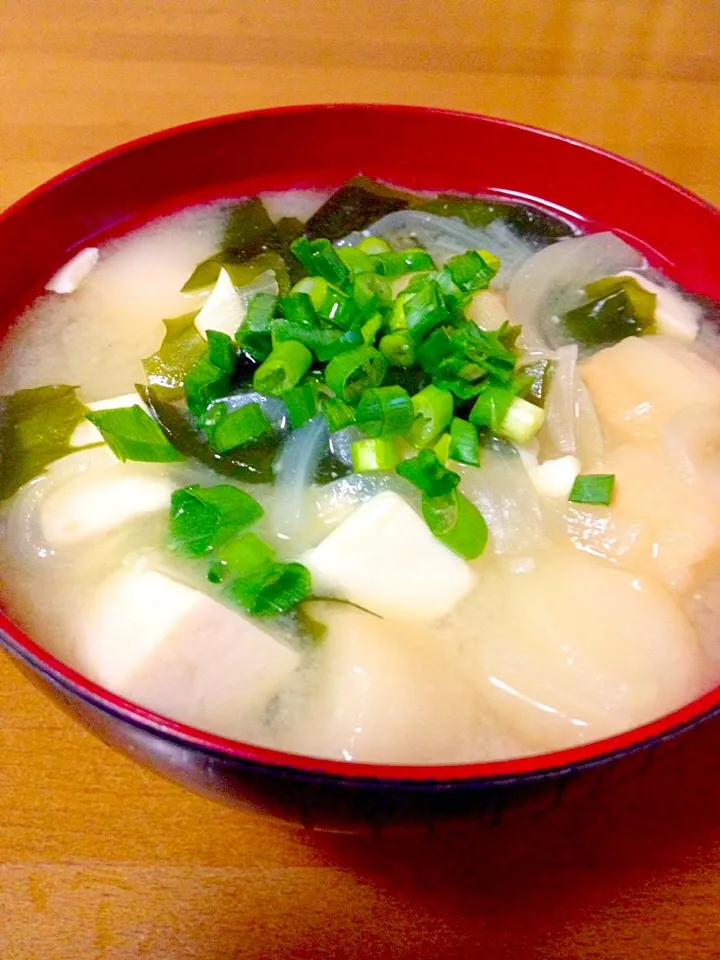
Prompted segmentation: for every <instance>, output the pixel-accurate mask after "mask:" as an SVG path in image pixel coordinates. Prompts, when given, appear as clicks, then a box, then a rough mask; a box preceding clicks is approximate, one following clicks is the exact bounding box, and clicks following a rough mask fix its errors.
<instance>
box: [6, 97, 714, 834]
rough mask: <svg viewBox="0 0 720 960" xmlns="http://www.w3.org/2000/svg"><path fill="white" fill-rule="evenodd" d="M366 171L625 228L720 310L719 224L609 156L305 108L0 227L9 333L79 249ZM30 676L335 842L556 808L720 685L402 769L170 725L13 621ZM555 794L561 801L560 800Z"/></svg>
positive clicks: (372, 109)
mask: <svg viewBox="0 0 720 960" xmlns="http://www.w3.org/2000/svg"><path fill="white" fill-rule="evenodd" d="M357 173H364V174H366V175H368V176H371V177H376V178H378V179H382V180H387V181H391V182H395V183H398V184H400V185H402V186H404V187H408V188H411V189H412V188H415V189H424V190H457V191H462V192H469V193H479V192H492V193H498V194H500V195H504V196H508V197H515V198H518V199H523V198H532V199H535V200H541V201H542V203H543V204H544V205H545V206H546V207H547V208H548V209H551V210H552V209H555V210H558V211H561V212H564V213H565V214H568V215H571V216H572V217H573V218H575V219H576V220H578V221H579V222H581V223H586V224H587V225H588V226H590V227H592V228H599V227H607V228H612V229H613V230H615V231H616V232H617V233H619V234H620V235H622V236H624V237H626V238H627V239H629V240H630V242H632V243H633V244H635V245H636V246H638V247H639V248H640V249H642V250H643V251H644V252H645V253H646V255H647V256H648V258H649V259H650V260H651V262H652V263H654V264H655V265H656V266H658V267H660V268H661V269H663V270H664V271H665V272H666V273H667V274H668V275H670V276H671V277H673V278H674V279H676V280H677V281H678V282H680V283H682V284H683V285H684V286H686V287H687V288H688V289H690V290H692V291H693V292H695V293H698V294H701V295H704V296H707V297H710V298H713V299H715V300H720V271H718V270H717V263H718V260H719V259H720V213H718V211H716V210H714V209H713V208H712V207H710V206H708V205H707V204H705V203H704V202H703V201H701V200H700V199H698V198H697V197H694V196H693V195H691V194H689V193H687V192H686V191H684V190H682V189H681V188H680V187H678V186H676V185H674V184H672V183H670V182H669V181H666V180H664V179H663V178H661V177H658V176H656V175H655V174H652V173H650V172H648V171H646V170H643V169H642V168H640V167H638V166H636V165H634V164H631V163H628V162H627V161H624V160H622V159H620V158H618V157H614V156H612V155H609V154H607V153H604V152H603V151H600V150H597V149H595V148H593V147H589V146H587V145H584V144H580V143H577V142H575V141H571V140H568V139H565V138H562V137H559V136H556V135H554V134H550V133H545V132H543V131H539V130H534V129H532V128H529V127H523V126H519V125H516V124H510V123H507V122H504V121H501V120H495V119H490V118H487V117H478V116H473V115H469V114H458V113H449V112H443V111H437V110H425V109H422V108H411V107H388V106H368V105H339V106H314V107H312V106H311V107H291V108H284V109H280V110H269V111H261V112H258V113H247V114H239V115H235V116H230V117H222V118H218V119H214V120H208V121H202V122H200V123H196V124H191V125H188V126H185V127H181V128H178V129H176V130H171V131H167V132H164V133H160V134H157V135H154V136H151V137H147V138H144V139H142V140H139V141H136V142H134V143H132V144H128V145H126V146H123V147H120V148H118V149H117V150H114V151H111V152H109V153H107V154H104V155H102V156H101V157H97V158H95V159H93V160H91V161H89V162H88V163H86V164H83V165H81V166H80V167H77V168H75V169H73V170H71V171H69V172H68V173H66V174H64V175H62V176H61V177H59V178H57V179H55V180H53V181H51V182H50V183H48V184H45V185H44V186H42V187H40V188H39V189H38V190H36V191H35V192H34V193H32V194H30V195H29V196H28V197H27V198H25V199H24V200H22V201H20V203H18V204H16V205H15V206H14V207H12V208H11V209H10V210H8V211H7V212H6V213H5V214H4V215H2V216H1V217H0V249H2V251H3V255H2V257H1V258H0V324H1V326H0V332H4V331H6V330H7V327H8V325H9V324H10V323H11V322H12V320H13V318H14V317H15V316H17V314H18V313H19V312H20V310H21V309H22V308H23V307H24V305H26V304H27V303H28V302H29V301H30V300H31V299H32V298H33V297H34V296H36V295H38V294H39V293H40V292H41V291H42V289H43V284H44V282H45V280H46V279H47V277H49V276H50V275H51V274H52V272H53V271H54V270H55V269H57V267H59V266H60V265H61V264H62V263H63V262H65V260H67V258H68V256H69V255H70V254H71V253H72V252H73V251H74V250H75V249H77V248H79V247H81V246H83V245H86V244H87V243H88V242H91V241H92V242H96V243H97V242H102V241H103V240H105V239H107V238H108V237H110V236H113V235H117V234H119V233H123V232H125V231H127V230H128V229H130V228H132V227H133V226H137V225H139V224H140V223H142V222H144V221H146V220H148V219H150V218H152V217H154V216H157V215H158V214H160V213H164V212H170V211H172V210H174V209H177V208H179V207H182V206H185V205H187V204H188V203H193V202H198V201H203V200H211V199H217V198H221V197H228V196H242V195H248V194H252V193H255V192H258V191H259V190H269V189H274V190H280V189H289V188H291V187H309V186H317V187H325V186H336V185H339V184H341V183H342V182H344V181H345V180H347V179H348V178H349V177H351V176H353V175H355V174H357ZM0 641H1V642H2V644H3V645H4V647H5V648H6V650H7V651H8V652H9V653H10V654H11V655H12V656H13V657H14V658H15V660H16V662H17V663H18V665H19V666H20V668H21V669H22V670H23V671H24V672H25V673H27V674H28V675H29V676H30V677H31V678H32V679H33V680H34V681H35V682H37V683H39V684H40V685H41V686H42V687H43V689H45V690H46V691H47V692H49V693H50V694H52V695H53V696H54V697H55V698H56V699H57V700H59V701H60V702H61V703H62V704H63V705H64V706H65V708H66V709H67V710H68V711H69V712H71V713H72V714H73V715H74V716H76V717H77V718H78V719H80V720H81V721H82V722H83V723H85V724H86V725H87V726H88V727H89V728H90V729H91V730H93V731H94V732H95V733H96V734H98V735H99V736H100V737H101V738H102V739H103V740H105V741H106V742H108V743H110V744H112V745H113V746H116V747H118V748H119V749H121V750H122V751H124V752H125V753H127V754H129V755H131V756H133V757H135V758H136V759H138V760H140V761H142V762H143V763H145V764H147V765H149V766H150V767H152V768H153V769H155V770H157V771H158V772H159V773H161V774H163V775H165V776H167V777H169V778H171V779H173V780H177V781H178V782H180V783H183V784H184V785H186V786H188V787H189V788H191V789H194V790H196V791H198V792H200V793H204V794H206V795H209V796H212V797H215V798H218V799H223V800H230V801H233V802H240V803H243V804H245V805H248V806H251V807H254V808H256V809H260V810H264V811H266V812H269V813H272V814H275V815H278V816H282V817H289V818H292V819H296V820H300V821H302V822H304V823H306V824H308V825H312V826H316V827H325V828H329V829H335V828H344V827H347V826H348V825H350V826H353V825H358V824H364V825H365V826H369V827H374V826H377V825H384V824H387V823H389V822H403V823H404V822H408V821H409V820H414V821H417V822H420V823H427V822H433V821H435V820H437V818H441V817H448V816H460V815H465V814H466V813H468V812H469V811H478V810H480V809H484V810H489V811H491V812H492V811H495V810H497V809H498V808H500V807H503V806H505V805H506V804H508V803H510V802H514V801H517V800H520V801H522V802H528V800H529V798H530V797H531V796H533V795H534V794H535V793H536V792H537V791H538V789H539V790H540V792H541V793H542V794H544V795H545V800H544V801H542V802H552V798H553V797H556V796H557V795H558V791H562V790H563V789H564V788H565V786H566V785H567V783H568V782H569V778H570V776H571V775H573V776H574V777H575V782H577V781H578V777H581V776H582V775H583V772H586V771H588V770H592V769H594V768H595V767H597V766H598V765H606V764H608V763H610V762H612V761H614V762H617V763H621V764H623V765H624V768H625V769H630V767H629V761H628V755H629V754H637V753H639V752H641V751H642V753H643V756H646V755H647V751H648V750H650V749H651V748H655V747H657V746H659V745H661V744H662V743H663V741H664V740H666V739H667V738H669V737H672V736H675V735H677V734H678V733H680V732H682V731H684V730H687V729H688V728H690V727H691V726H693V725H694V724H696V723H698V722H699V721H700V720H703V719H707V718H709V717H710V716H712V715H714V714H717V713H718V712H720V689H716V690H714V691H712V692H711V693H709V694H707V695H706V696H705V697H703V698H701V699H699V700H697V701H695V702H693V703H692V704H689V705H688V706H687V707H685V708H683V709H682V710H679V711H676V712H675V713H673V714H671V715H669V716H667V717H664V718H662V719H660V720H658V721H656V722H654V723H651V724H648V725H646V726H644V727H642V728H639V729H637V730H633V731H629V732H628V733H625V734H622V735H620V736H618V737H614V738H611V739H608V740H605V741H601V742H598V743H593V744H590V745H588V746H586V747H580V748H576V749H572V750H567V751H563V752H559V753H555V754H548V755H544V756H542V757H534V758H524V759H520V760H510V761H502V762H496V763H485V764H468V765H462V766H434V767H390V766H380V765H370V764H348V763H344V762H340V761H324V760H315V759H311V758H305V757H297V756H292V755H286V754H281V753H278V752H276V751H272V750H266V749H263V748H259V747H253V746H251V745H247V744H242V743H238V742H234V741H227V740H224V739H222V738H220V737H215V736H213V735H211V734H207V733H204V732H202V731H199V730H193V729H191V728H189V727H186V726H183V725H182V724H178V723H175V722H173V721H170V720H167V719H164V718H162V717H159V716H157V715H155V714H153V713H152V712H150V711H147V710H145V709H143V708H141V707H138V706H137V705H134V704H132V703H129V702H127V701H125V700H123V699H121V698H119V697H116V696H114V695H113V694H110V693H109V692H107V691H105V690H103V689H101V688H100V687H98V686H96V685H95V684H93V683H91V682H90V681H88V680H86V679H85V678H83V677H82V676H80V675H79V674H77V673H76V672H75V671H73V670H71V669H70V668H68V667H66V666H65V665H63V664H61V663H60V662H59V661H58V660H56V659H55V658H54V657H52V656H51V655H50V654H48V653H47V652H45V651H44V650H43V649H42V648H41V647H39V646H37V645H36V644H35V643H34V642H33V641H32V640H31V639H30V638H28V637H26V636H25V635H24V634H23V632H22V631H21V630H20V629H19V628H18V627H17V626H16V625H15V624H13V623H11V622H10V620H9V619H8V618H7V617H6V616H5V615H4V614H2V613H0ZM548 798H550V799H549V800H548Z"/></svg>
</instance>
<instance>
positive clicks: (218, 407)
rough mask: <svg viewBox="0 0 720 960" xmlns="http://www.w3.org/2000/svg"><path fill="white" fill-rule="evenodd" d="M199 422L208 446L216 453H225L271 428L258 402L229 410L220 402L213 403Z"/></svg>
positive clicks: (257, 437) (255, 438) (256, 437)
mask: <svg viewBox="0 0 720 960" xmlns="http://www.w3.org/2000/svg"><path fill="white" fill-rule="evenodd" d="M200 423H201V425H202V427H203V429H204V430H205V432H206V433H207V437H208V442H209V443H210V446H211V447H212V449H213V450H217V452H218V453H227V452H228V450H234V449H235V448H236V447H241V446H242V445H243V444H244V443H249V441H250V440H257V439H259V438H260V437H261V436H262V435H263V434H264V433H268V432H269V431H270V430H272V424H271V423H270V421H269V420H268V418H267V417H266V416H265V413H264V411H263V408H262V407H261V406H260V404H259V403H247V404H245V406H242V407H238V409H237V410H232V411H230V412H227V410H226V409H225V405H224V404H222V403H218V404H213V405H212V406H211V407H210V408H209V409H208V411H207V413H206V414H205V415H204V416H203V417H202V418H201V419H200Z"/></svg>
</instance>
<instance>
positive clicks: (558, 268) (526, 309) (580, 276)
mask: <svg viewBox="0 0 720 960" xmlns="http://www.w3.org/2000/svg"><path fill="white" fill-rule="evenodd" d="M644 264H645V259H644V257H643V256H642V255H641V254H640V253H638V251H637V250H634V249H633V248H632V247H631V246H629V245H628V244H627V243H625V241H624V240H621V239H620V238H619V237H616V236H615V234H613V233H593V234H590V235H589V236H585V237H571V238H569V239H567V240H559V241H558V242H557V243H553V244H551V246H549V247H546V248H545V249H544V250H541V251H540V252H539V253H536V254H534V255H533V256H532V257H530V259H529V260H527V261H526V262H525V263H524V264H523V265H522V266H521V267H520V269H518V271H517V272H516V274H515V276H514V277H513V279H512V282H511V284H510V287H509V289H508V310H509V312H510V316H511V317H512V320H513V323H519V324H520V325H521V326H522V337H521V346H524V348H525V349H526V350H529V351H531V352H533V351H536V350H540V351H542V350H544V349H547V348H548V346H549V347H551V348H552V347H557V346H559V345H561V344H562V343H563V340H564V338H563V335H562V331H561V329H560V327H559V320H558V318H559V317H562V316H563V315H564V314H565V313H567V311H568V310H570V309H572V308H573V307H576V306H578V305H579V304H580V303H581V302H582V300H583V296H584V294H583V287H585V286H586V285H587V284H588V283H592V281H593V280H599V279H601V278H602V277H607V276H610V275H611V274H614V273H619V272H620V271H621V270H632V269H637V268H638V267H642V266H644Z"/></svg>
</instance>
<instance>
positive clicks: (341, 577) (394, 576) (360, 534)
mask: <svg viewBox="0 0 720 960" xmlns="http://www.w3.org/2000/svg"><path fill="white" fill-rule="evenodd" d="M302 562H303V563H304V564H305V565H306V566H307V567H308V569H309V570H310V572H311V574H312V578H313V586H314V590H315V592H316V593H318V594H323V593H324V594H327V595H329V596H336V597H341V598H343V599H345V600H350V601H351V602H352V603H355V604H357V605H358V606H360V607H364V608H365V609H366V610H370V611H372V612H373V613H377V614H379V615H380V616H382V617H395V618H397V619H398V620H415V621H424V620H436V619H438V618H439V617H442V616H444V615H445V614H446V613H448V612H449V611H450V610H451V609H452V608H453V607H454V606H455V604H456V603H458V602H459V601H460V600H461V599H462V598H463V597H464V596H465V594H466V593H468V591H469V590H470V589H471V588H472V587H473V584H474V583H475V576H474V574H473V573H472V571H471V569H470V567H469V566H468V565H467V563H465V561H464V560H462V559H461V558H460V557H459V556H457V555H456V554H455V553H453V552H452V551H451V550H449V549H448V548H447V547H446V546H445V545H444V544H442V543H440V541H439V540H436V539H435V537H434V536H433V535H432V533H431V532H430V530H429V529H428V527H427V524H426V523H425V521H424V520H423V519H422V518H421V517H419V516H418V515H417V513H415V511H414V510H413V508H412V507H411V506H410V505H409V504H408V503H406V502H405V500H403V498H402V497H401V496H399V495H398V494H397V493H392V492H391V491H386V492H384V493H381V494H378V495H377V496H375V497H373V498H372V500H368V501H367V503H364V504H362V505H361V506H359V507H358V508H357V509H356V510H354V511H353V513H351V514H350V516H349V517H348V518H347V519H346V520H344V521H343V522H342V523H341V524H340V526H338V527H336V528H335V530H333V531H332V533H331V534H329V536H327V537H326V538H325V539H324V540H323V541H322V543H320V544H319V545H318V546H317V547H314V548H313V549H312V550H308V551H307V552H306V553H305V554H304V556H303V558H302Z"/></svg>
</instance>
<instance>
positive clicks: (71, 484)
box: [39, 448, 177, 548]
mask: <svg viewBox="0 0 720 960" xmlns="http://www.w3.org/2000/svg"><path fill="white" fill-rule="evenodd" d="M90 452H91V453H92V454H95V456H93V457H91V458H90V459H89V460H87V459H83V461H82V462H81V463H80V464H79V466H78V469H77V471H72V472H71V471H70V470H68V469H67V467H68V466H69V465H68V464H67V462H63V463H62V466H61V467H60V469H58V470H55V471H52V470H51V474H50V476H51V479H52V478H53V474H55V476H56V479H55V482H54V483H53V485H52V487H51V489H50V490H49V492H48V493H47V494H46V495H45V497H44V498H43V499H42V501H41V503H40V507H39V519H40V528H41V531H42V534H43V537H44V538H45V540H46V541H47V543H48V545H49V546H50V547H51V548H58V547H67V546H72V545H73V544H77V543H82V542H85V541H87V540H91V539H94V538H95V537H100V536H102V535H103V534H107V533H111V532H112V531H113V530H116V529H118V528H119V527H121V526H123V525H124V524H127V523H130V522H131V521H133V520H137V519H138V518H140V517H143V516H146V515H148V514H150V513H155V512H156V511H158V510H168V509H169V507H170V497H171V495H172V493H173V490H175V488H176V486H177V484H175V483H174V482H173V481H172V480H170V478H169V477H167V476H166V475H165V472H164V468H163V466H162V465H159V464H135V463H122V462H121V461H119V460H116V459H115V457H114V456H112V454H110V452H109V450H107V448H101V449H100V450H93V451H90ZM104 452H107V457H104V456H97V454H102V453H104ZM72 456H73V457H82V458H86V457H87V456H88V455H87V454H81V453H77V454H73V455H72Z"/></svg>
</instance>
